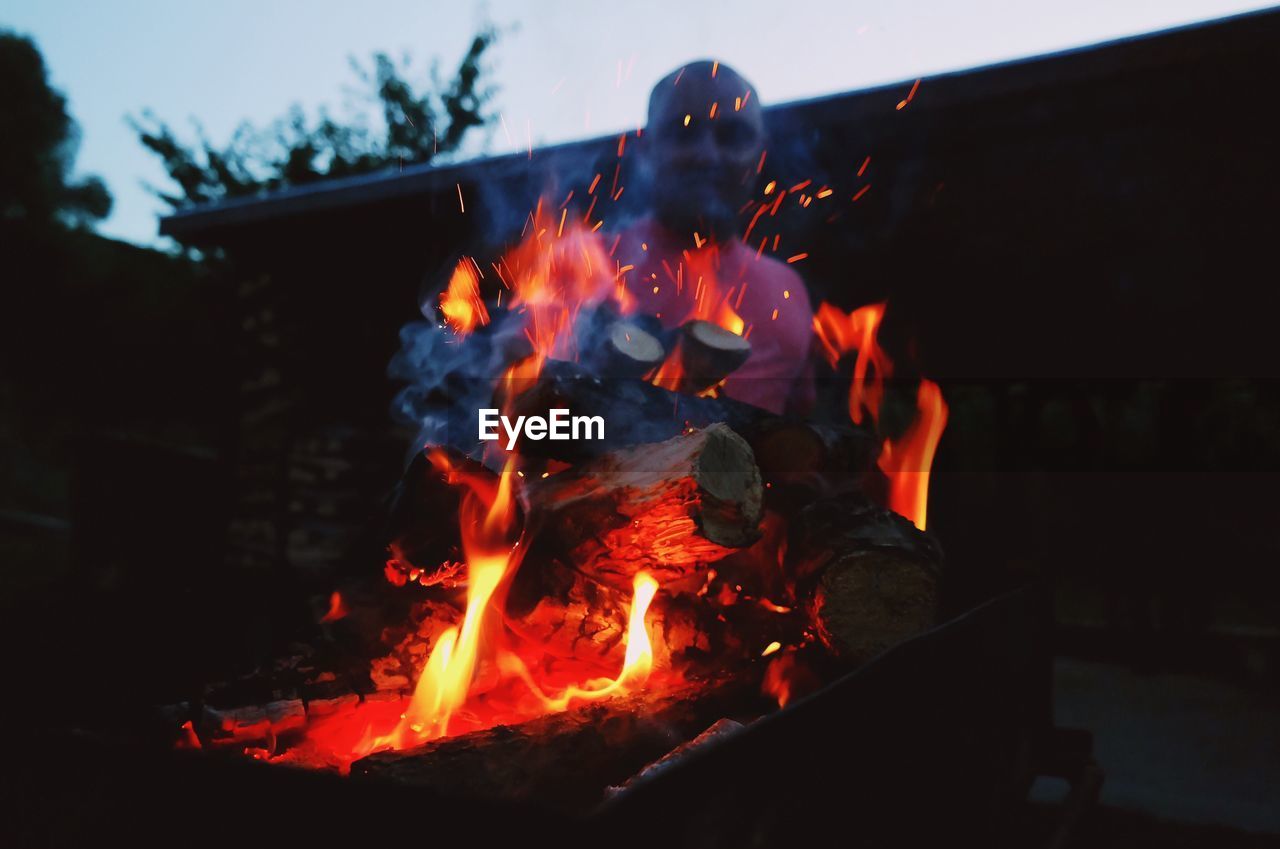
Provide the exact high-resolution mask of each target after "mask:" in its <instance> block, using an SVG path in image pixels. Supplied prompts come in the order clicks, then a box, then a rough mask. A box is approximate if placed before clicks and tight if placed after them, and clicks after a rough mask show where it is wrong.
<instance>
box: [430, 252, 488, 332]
mask: <svg viewBox="0 0 1280 849" xmlns="http://www.w3.org/2000/svg"><path fill="white" fill-rule="evenodd" d="M479 274H480V272H479V269H478V268H477V266H476V265H475V263H474V262H472V261H471V260H470V259H468V258H467V257H463V258H462V259H460V260H458V265H457V266H456V267H455V268H454V269H453V275H452V276H451V277H450V278H449V285H448V287H447V288H446V289H445V291H444V294H442V295H441V296H440V309H441V311H442V312H443V313H444V320H445V322H446V323H447V324H448V325H449V326H450V327H452V328H453V331H454V332H455V333H457V334H458V335H460V336H465V335H466V334H468V333H470V332H471V331H473V330H475V329H476V327H477V326H480V325H485V324H488V323H489V311H488V310H487V309H486V308H485V305H484V301H483V300H481V298H480V276H479Z"/></svg>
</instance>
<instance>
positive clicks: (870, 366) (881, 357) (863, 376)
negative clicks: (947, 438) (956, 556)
mask: <svg viewBox="0 0 1280 849" xmlns="http://www.w3.org/2000/svg"><path fill="white" fill-rule="evenodd" d="M884 310H885V304H884V303H883V302H882V303H878V304H869V305H867V306H864V307H860V308H858V309H856V310H854V311H853V312H851V313H849V314H847V315H846V314H845V313H843V312H841V311H840V310H839V309H837V308H836V307H833V306H832V305H830V304H825V303H824V304H822V305H821V306H819V307H818V311H817V313H816V314H815V315H814V319H813V329H814V332H815V333H816V334H817V336H818V340H819V341H820V342H821V343H822V347H823V352H824V353H825V355H826V358H827V361H828V362H830V363H831V365H832V367H833V368H834V367H835V366H836V365H837V364H838V363H839V361H840V358H841V356H842V355H843V354H845V353H847V352H848V351H857V358H856V360H855V361H854V365H853V380H852V382H851V383H850V386H849V418H850V419H852V420H853V422H854V424H862V422H863V419H864V416H870V419H871V423H872V424H873V425H876V424H879V422H880V409H881V405H882V403H883V401H884V383H885V381H886V380H887V379H889V378H890V377H892V376H893V361H892V360H890V359H889V357H888V355H887V354H886V353H885V352H884V350H883V349H882V348H881V347H880V344H879V342H878V341H877V339H876V334H877V333H878V332H879V329H880V322H881V320H882V319H883V318H884ZM946 426H947V404H946V402H945V401H944V400H943V399H942V390H941V389H939V388H938V385H937V384H936V383H934V382H932V381H930V380H922V381H920V387H919V389H918V390H917V393H916V417H915V419H914V420H913V421H912V423H911V424H910V425H909V426H908V427H907V430H906V432H905V433H903V434H902V436H900V437H899V438H897V439H886V440H885V441H884V444H883V446H882V448H881V451H880V456H879V458H878V460H877V465H879V467H880V469H881V471H883V472H884V473H885V475H886V476H887V477H888V479H889V494H888V502H889V509H891V510H893V511H894V512H896V513H900V514H901V515H903V516H906V517H907V518H908V519H910V520H911V521H912V522H913V523H915V526H916V527H917V528H919V529H920V530H924V529H925V520H926V516H927V512H928V504H929V470H930V469H931V467H932V466H933V455H934V453H935V451H936V450H937V447H938V440H939V439H941V438H942V431H943V430H944V429H945V428H946Z"/></svg>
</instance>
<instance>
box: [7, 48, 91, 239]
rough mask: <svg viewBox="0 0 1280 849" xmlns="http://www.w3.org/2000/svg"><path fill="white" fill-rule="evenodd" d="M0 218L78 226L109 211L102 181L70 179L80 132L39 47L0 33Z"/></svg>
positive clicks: (88, 178) (86, 178) (87, 178)
mask: <svg viewBox="0 0 1280 849" xmlns="http://www.w3.org/2000/svg"><path fill="white" fill-rule="evenodd" d="M0 91H3V92H4V96H3V97H0V218H2V219H3V220H6V221H11V220H26V221H30V222H33V223H47V222H50V221H55V220H61V221H63V222H64V223H68V224H75V225H84V224H88V223H90V222H93V221H96V220H98V219H101V218H103V217H105V216H106V214H107V213H108V212H110V211H111V194H110V193H109V192H108V191H107V188H106V186H105V185H104V184H103V182H102V180H100V179H99V178H97V177H85V178H83V179H80V180H73V179H72V178H71V172H72V169H73V165H74V163H75V157H76V150H77V148H78V147H79V143H80V132H79V128H78V127H77V126H76V123H75V121H74V120H73V119H72V118H71V115H70V114H69V113H68V112H67V100H66V98H65V97H63V95H62V94H61V92H58V91H56V90H55V89H53V88H52V87H51V86H50V85H49V75H48V71H47V69H46V68H45V64H44V58H43V57H42V56H41V55H40V50H39V48H37V47H36V45H35V43H34V42H32V41H31V39H29V38H27V37H26V36H21V35H18V34H16V33H14V32H10V31H0Z"/></svg>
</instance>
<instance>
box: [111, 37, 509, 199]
mask: <svg viewBox="0 0 1280 849" xmlns="http://www.w3.org/2000/svg"><path fill="white" fill-rule="evenodd" d="M496 37H497V34H496V32H495V31H494V30H492V29H489V30H485V31H482V32H481V33H480V34H478V35H477V36H476V37H475V38H474V39H473V40H472V42H471V46H470V48H469V49H468V50H467V53H466V55H465V56H464V57H463V59H462V62H461V64H460V65H459V66H458V70H457V72H456V73H455V74H454V77H453V79H452V80H451V81H450V82H448V83H447V84H443V83H441V82H440V81H439V80H438V79H436V75H435V74H434V73H433V74H432V75H431V76H432V82H433V86H432V88H433V89H434V91H432V90H422V91H420V90H418V89H416V88H415V87H414V85H413V83H411V82H410V81H409V80H408V79H406V78H405V76H404V72H405V68H404V63H401V64H400V65H397V63H396V62H394V61H392V59H391V58H390V57H389V56H388V55H387V54H386V53H382V52H379V53H375V54H374V56H373V64H372V68H370V69H366V68H364V67H362V66H361V65H360V64H359V63H358V62H356V61H355V60H354V59H353V60H352V63H351V64H352V68H353V70H354V71H355V73H356V75H357V77H358V78H359V80H360V82H361V84H362V85H363V86H364V88H365V89H367V90H368V100H369V101H371V102H372V103H373V104H374V105H376V106H377V108H378V111H379V112H380V117H381V124H382V128H383V130H384V132H383V134H382V135H381V136H377V135H375V134H374V133H371V132H370V131H369V129H368V127H367V126H366V122H365V121H364V116H363V115H356V116H353V117H352V118H351V120H348V121H339V120H336V119H334V118H333V117H331V116H330V115H329V114H328V112H327V111H325V110H321V112H320V116H319V119H318V121H317V122H316V123H314V125H313V124H311V123H310V122H309V121H308V119H307V117H306V115H305V114H304V113H303V111H302V109H301V108H299V107H297V106H294V107H293V108H292V109H290V111H289V112H288V114H287V115H286V116H285V117H283V118H281V119H279V120H277V121H275V122H274V123H273V124H272V125H271V126H270V127H269V128H267V129H266V130H259V129H256V128H254V127H253V126H252V125H250V124H248V123H245V124H242V125H241V126H240V127H239V128H238V129H237V130H236V132H235V133H234V134H233V136H232V138H231V140H230V142H229V143H228V144H227V145H225V146H224V147H221V148H218V147H215V146H214V145H213V144H212V143H211V142H210V141H209V140H208V139H207V138H205V137H204V134H203V133H202V132H201V133H200V134H199V135H200V138H199V141H198V143H197V144H196V145H195V146H191V145H187V144H185V143H184V142H182V141H181V140H180V139H179V138H178V136H177V135H176V134H175V133H174V132H173V130H172V129H171V128H170V127H169V126H168V125H167V124H166V123H164V122H163V121H161V120H159V119H158V118H156V117H155V115H153V114H152V113H150V112H147V113H144V115H143V119H142V120H136V119H132V120H131V123H132V125H133V127H134V129H135V130H136V131H137V132H138V134H139V137H140V139H141V141H142V143H143V145H145V146H146V147H147V148H148V149H149V150H151V151H152V152H153V153H155V154H156V155H157V156H159V157H160V159H161V161H162V162H163V164H164V168H165V171H166V172H168V174H169V177H170V178H171V179H172V180H173V182H174V183H175V184H177V189H178V191H177V192H172V191H161V190H158V189H153V191H155V193H156V194H157V195H158V196H159V197H160V198H161V199H163V200H164V201H165V202H166V203H168V204H169V205H170V206H172V207H175V208H176V207H180V206H185V205H187V204H193V203H209V202H213V201H219V200H224V199H228V198H236V197H246V196H252V195H256V194H260V193H262V192H265V191H270V190H272V189H277V188H281V187H284V186H297V185H303V184H305V183H310V182H314V181H316V180H321V179H325V178H332V177H347V176H352V175H355V174H367V173H369V172H371V171H378V170H381V169H384V168H388V167H393V166H396V165H404V164H408V163H422V162H429V161H430V160H432V159H433V158H435V157H436V156H442V155H447V154H450V153H453V152H455V151H457V150H458V148H459V147H460V145H461V144H462V142H463V140H464V139H465V138H466V137H467V134H468V132H469V131H470V130H472V129H474V128H477V127H481V126H483V125H485V124H486V123H488V122H489V120H490V116H488V115H486V114H485V113H484V112H483V109H484V106H485V104H486V103H487V102H488V101H489V99H490V98H491V97H492V95H493V90H492V89H491V88H489V87H486V86H483V85H482V84H481V77H482V75H483V71H484V69H483V66H482V64H481V59H482V57H483V56H484V53H485V51H486V50H488V49H489V47H490V46H492V44H493V42H494V41H495V39H496Z"/></svg>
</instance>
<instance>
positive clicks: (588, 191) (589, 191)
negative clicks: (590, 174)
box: [587, 174, 600, 195]
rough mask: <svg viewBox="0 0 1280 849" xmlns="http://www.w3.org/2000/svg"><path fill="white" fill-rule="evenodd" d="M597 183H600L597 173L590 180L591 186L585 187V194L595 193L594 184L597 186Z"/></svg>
mask: <svg viewBox="0 0 1280 849" xmlns="http://www.w3.org/2000/svg"><path fill="white" fill-rule="evenodd" d="M598 185H600V175H599V174H596V178H595V179H594V180H592V181H591V188H589V189H587V194H589V195H593V194H595V193H596V186H598Z"/></svg>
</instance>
